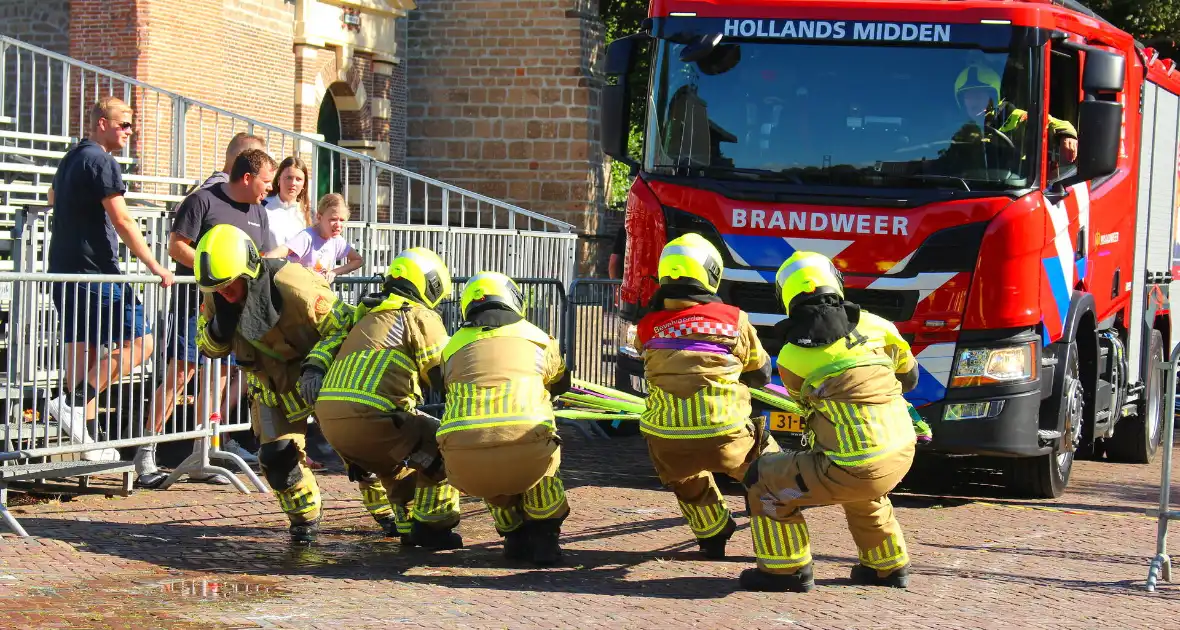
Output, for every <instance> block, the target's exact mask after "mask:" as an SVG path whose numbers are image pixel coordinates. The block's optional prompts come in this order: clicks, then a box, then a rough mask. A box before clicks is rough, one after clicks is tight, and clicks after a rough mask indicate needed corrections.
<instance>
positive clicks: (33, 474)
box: [0, 272, 618, 536]
mask: <svg viewBox="0 0 1180 630" xmlns="http://www.w3.org/2000/svg"><path fill="white" fill-rule="evenodd" d="M381 280H382V279H381V277H380V276H355V277H352V276H345V277H340V278H336V279H335V281H334V287H335V288H336V290H337V291H338V292H339V293H340V295H341V297H342V298H343V299H345V300H347V301H348V302H349V303H351V304H359V302H360V300H361V298H362V297H363V296H364V295H366V294H369V293H372V292H375V291H377V290H379V288H380V283H381ZM466 280H467V278H465V277H459V278H455V279H454V282H455V288H454V292H453V294H452V296H451V297H450V298H448V299H447V300H444V301H443V303H442V304H440V306H439V309H438V310H439V312H440V314H441V315H442V317H443V321H444V324H445V326H446V328H447V331H448V332H449V333H451V334H453V333H454V332H455V330H456V329H457V328H458V327H459V325H460V324H461V323H462V317H461V314H460V312H459V295H460V293H461V291H462V289H463V285H464V283H465V282H466ZM515 280H516V282H517V284H519V285H520V287H521V290H522V292H523V294H524V298H525V317H526V318H527V319H528V320H529V321H531V322H532V323H534V324H535V325H537V326H538V327H540V328H542V329H543V330H545V331H546V332H548V333H549V334H550V335H552V336H553V337H554V338H555V339H557V340H558V341H559V342H560V344H561V346H562V353H563V355H564V356H566V357H567V364H568V366H567V369H569V370H571V371H574V370H576V369H577V368H578V365H579V364H580V365H583V366H585V368H584V369H583V371H582V372H581V373H579V376H580V377H589V380H595V381H599V382H603V381H605V382H604V384H610V383H609V380H608V379H609V378H610V375H609V373H608V372H607V371H606V370H604V369H603V364H604V363H606V362H609V361H612V355H613V351H614V348H613V343H614V336H615V335H614V333H613V330H614V325H613V324H612V323H611V321H610V320H613V318H614V317H615V313H616V312H617V308H616V301H615V297H614V296H615V294H616V292H617V285H618V282H616V281H600V280H593V279H582V280H579V281H576V282H575V283H574V284H572V285H571V291H570V293H569V294H568V295H567V293H566V290H565V287H564V286H563V283H562V282H561V281H560V280H556V279H549V278H517V279H515ZM112 287H114V288H117V289H118V290H120V291H121V292H122V293H123V294H124V295H125V296H134V298H135V300H137V301H138V303H139V304H140V305H141V307H142V317H143V324H144V325H145V326H146V328H148V329H150V331H149V332H148V335H145V336H143V337H139V338H137V339H142V340H143V341H140V342H139V344H140V345H138V346H136V345H134V343H135V342H136V339H127V338H125V337H124V330H123V327H122V326H121V325H120V322H121V321H122V319H121V318H122V317H124V315H123V314H122V313H120V312H117V309H115V308H114V304H113V303H111V302H109V301H108V302H106V303H104V302H103V301H102V300H101V299H100V295H103V293H102V292H103V291H106V292H108V293H109V292H110V291H111V290H112ZM0 288H2V289H3V290H0V311H3V310H4V306H7V310H8V312H9V314H10V317H9V319H8V321H7V328H6V329H5V330H4V336H3V339H4V344H5V345H4V346H3V347H2V348H0V363H2V365H3V366H4V372H3V374H0V386H2V390H3V398H2V401H3V405H4V407H3V410H2V413H3V416H0V420H2V422H3V424H2V425H0V435H2V436H3V442H0V517H3V519H4V520H5V522H6V523H7V524H8V525H9V527H11V528H12V529H13V530H14V531H16V532H17V533H18V534H20V535H22V536H24V535H27V534H26V533H25V531H24V530H23V529H22V528H21V526H20V524H19V523H18V522H17V521H16V520H15V518H13V517H12V515H11V514H9V513H8V512H7V510H5V509H4V507H3V506H4V504H5V500H6V498H7V494H6V493H7V487H8V484H9V483H11V482H15V481H27V480H39V479H62V478H67V477H82V478H83V482H84V483H85V482H86V479H87V478H88V477H89V476H91V475H96V474H109V473H123V475H124V487H123V491H124V493H127V492H130V490H131V481H132V480H131V475H132V472H133V470H134V465H133V463H132V461H131V458H130V455H131V454H134V450H128V449H135V448H138V447H140V446H146V445H152V444H161V443H165V442H177V441H183V440H193V441H194V448H193V452H192V455H191V456H189V457H188V458H187V459H186V460H184V462H182V463H181V464H180V465H179V466H177V467H176V468H175V469H174V470H173V471H172V472H171V473H170V474H169V476H168V477H167V479H166V481H165V482H164V484H163V485H162V487H161V489H166V488H168V487H169V486H171V485H172V484H173V483H175V482H176V481H177V480H179V479H180V478H181V477H182V476H184V475H186V474H187V475H190V476H197V475H202V476H206V475H210V474H216V475H222V476H224V477H226V478H227V479H229V480H230V482H231V483H233V484H234V486H235V487H236V488H237V489H238V490H239V491H241V492H247V493H248V492H250V489H249V488H248V486H247V484H245V483H243V482H242V480H240V479H239V478H238V477H237V476H236V474H234V472H232V471H233V470H240V471H242V472H243V473H245V474H246V476H247V478H248V480H249V482H250V485H253V486H254V487H255V488H256V489H258V490H259V491H260V492H269V489H268V488H267V486H266V485H265V484H264V483H263V482H262V481H261V480H260V479H259V478H258V476H257V475H256V474H255V473H254V472H253V470H251V468H250V467H249V466H248V465H247V464H246V463H245V462H244V461H243V460H242V459H241V458H240V457H239V456H237V455H235V454H233V453H229V452H226V451H224V450H222V449H221V438H222V436H223V435H226V434H228V433H233V432H237V431H246V430H251V425H250V421H249V416H248V412H249V405H248V403H247V402H246V401H245V397H244V396H243V392H244V391H245V389H244V388H245V385H244V379H242V378H241V377H240V374H235V373H236V372H238V370H237V369H236V368H235V367H233V366H232V365H230V364H229V362H228V361H225V360H221V359H218V360H210V359H208V358H205V357H203V356H200V355H198V354H193V352H192V351H195V347H189V346H190V345H195V342H194V343H193V344H188V343H186V337H188V336H189V335H190V334H195V329H194V327H191V326H190V324H191V321H190V320H192V318H193V317H194V316H195V314H196V312H197V305H198V302H197V300H198V299H199V295H198V293H197V292H196V291H195V287H194V286H193V279H192V278H191V277H186V278H177V279H176V284H175V285H174V286H173V287H170V288H164V287H162V286H161V285H160V283H159V278H157V277H155V276H151V275H109V276H98V275H83V274H48V273H44V272H38V273H0ZM55 291H56V294H55ZM55 296H56V302H55ZM571 298H572V299H571ZM5 301H7V302H8V304H7V305H5V304H3V302H5ZM63 309H69V310H68V311H66V310H63ZM71 314H72V315H73V316H72V317H71V316H69V315H71ZM63 315H66V316H63ZM92 329H100V330H97V332H98V333H100V334H99V338H96V339H94V344H95V345H94V346H93V347H87V346H85V345H82V346H72V345H70V344H67V343H66V342H65V340H66V339H67V338H78V337H79V336H80V335H81V334H82V333H83V332H84V331H87V330H92ZM92 336H93V335H92ZM608 346H610V347H608ZM125 348H138V350H139V354H138V356H136V357H132V358H130V359H127V358H126V357H127V354H128V353H127V352H126V350H125ZM71 353H72V354H71ZM591 359H599V360H591ZM71 360H72V361H73V362H75V363H78V364H79V365H89V366H97V368H98V372H101V375H100V378H101V379H102V381H103V382H109V383H111V384H110V385H109V386H108V387H106V388H105V389H104V390H103V391H102V392H100V393H99V394H98V396H97V397H95V398H94V402H95V404H97V407H98V410H97V412H95V414H94V415H95V418H94V419H91V420H90V421H88V422H86V423H84V424H78V423H72V422H68V421H62V420H61V419H58V418H54V417H51V416H50V414H48V413H47V406H48V404H49V401H50V400H53V399H55V398H57V397H59V396H62V395H64V394H65V393H68V392H69V391H70V390H71V388H70V387H69V385H68V383H70V382H71V381H70V380H68V379H71V378H78V377H75V376H73V375H72V374H71V370H69V369H67V367H68V366H69V365H70V362H71ZM194 361H195V362H194ZM116 364H117V365H116ZM75 372H76V371H75ZM77 373H80V372H77ZM223 378H225V379H226V380H227V381H228V382H227V383H226V385H221V381H222V379H223ZM223 387H225V389H226V390H227V391H223V390H222V388H223ZM219 399H220V400H219ZM440 402H441V398H440V397H439V396H438V395H437V394H435V393H433V392H431V394H430V395H429V396H428V397H427V400H425V401H424V408H428V409H430V410H432V411H436V412H437V413H441V410H439V409H435V408H436V407H438V406H439V403H440ZM562 422H563V423H564V424H568V425H571V426H574V427H576V428H577V429H578V430H579V431H581V432H582V433H583V434H584V435H586V436H587V437H594V436H595V435H600V436H603V437H605V433H603V432H602V431H601V429H600V428H598V427H597V425H595V424H594V423H585V422H576V421H562ZM107 449H124V452H123V453H119V457H118V458H113V457H110V455H111V454H112V453H111V451H109V450H107ZM96 453H97V454H100V455H106V456H107V457H106V458H105V460H106V461H89V460H88V458H89V459H91V460H92V459H96V458H95V457H94V454H96ZM215 462H227V463H228V464H227V467H222V466H217V465H215Z"/></svg>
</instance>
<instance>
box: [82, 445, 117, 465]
mask: <svg viewBox="0 0 1180 630" xmlns="http://www.w3.org/2000/svg"><path fill="white" fill-rule="evenodd" d="M81 457H82V459H84V460H86V461H88V462H117V461H120V460H119V451H117V450H115V449H113V448H101V449H98V450H97V451H86V452H85V453H82V454H81Z"/></svg>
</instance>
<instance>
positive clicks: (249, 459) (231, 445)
mask: <svg viewBox="0 0 1180 630" xmlns="http://www.w3.org/2000/svg"><path fill="white" fill-rule="evenodd" d="M221 450H223V451H225V452H226V453H233V454H234V455H237V456H238V457H241V458H242V461H244V462H246V463H247V464H257V463H258V456H257V455H255V454H254V453H251V452H250V451H248V450H246V449H245V448H243V447H242V445H241V444H238V441H237V440H230V441H228V442H226V443H225V446H224V447H222V449H221Z"/></svg>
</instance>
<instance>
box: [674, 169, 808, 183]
mask: <svg viewBox="0 0 1180 630" xmlns="http://www.w3.org/2000/svg"><path fill="white" fill-rule="evenodd" d="M672 168H675V169H676V170H681V169H686V170H693V171H700V172H701V173H703V174H705V175H709V176H712V177H718V176H725V175H740V176H742V178H743V179H749V180H754V181H758V180H762V181H778V182H781V181H786V182H791V183H793V184H800V185H802V184H803V180H801V179H799V177H798V176H797V175H794V174H791V173H787V172H785V171H772V170H770V169H767V168H749V167H744V166H712V165H704V164H693V165H688V164H683V165H678V166H674V167H672Z"/></svg>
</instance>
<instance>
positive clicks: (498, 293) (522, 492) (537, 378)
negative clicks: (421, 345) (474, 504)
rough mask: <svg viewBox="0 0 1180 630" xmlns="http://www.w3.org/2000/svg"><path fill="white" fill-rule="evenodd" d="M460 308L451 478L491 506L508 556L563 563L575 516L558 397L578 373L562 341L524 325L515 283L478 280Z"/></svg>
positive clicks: (447, 436)
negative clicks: (556, 411)
mask: <svg viewBox="0 0 1180 630" xmlns="http://www.w3.org/2000/svg"><path fill="white" fill-rule="evenodd" d="M459 306H460V309H461V310H462V314H463V320H464V321H463V324H462V326H460V328H459V329H458V330H457V331H455V334H454V336H452V337H451V339H450V341H449V342H448V343H447V345H446V347H445V348H443V351H442V365H443V367H442V374H443V382H444V383H445V384H446V405H445V410H444V413H443V418H442V425H441V426H440V427H439V430H438V446H439V450H440V451H441V452H442V454H443V458H444V460H445V461H446V468H447V477H448V480H449V481H450V483H451V484H453V485H454V486H455V487H456V488H459V489H460V490H462V491H463V492H465V493H466V494H468V495H471V496H474V497H479V498H481V499H483V500H484V502H485V503H486V504H487V506H488V510H489V511H490V512H491V514H492V518H493V520H494V521H495V525H496V531H497V532H498V533H499V534H500V535H501V536H503V537H504V556H505V557H506V558H508V559H510V560H525V559H527V560H531V561H532V562H533V563H535V564H538V565H552V564H556V563H557V562H559V561H560V559H561V547H560V545H559V544H558V539H559V537H560V534H561V524H562V522H563V521H564V520H565V518H566V516H568V515H569V511H570V509H569V504H568V503H567V502H566V496H565V487H564V485H563V484H562V481H561V477H560V476H559V474H558V468H559V466H560V464H561V440H560V439H559V438H558V436H557V430H556V424H555V422H554V415H553V404H552V397H553V396H556V395H560V394H562V393H564V392H565V391H566V390H568V389H569V386H570V374H569V372H567V371H566V369H565V361H564V360H563V359H562V356H561V352H560V350H559V349H558V344H557V341H556V340H555V339H553V337H551V336H550V335H549V334H548V333H546V332H545V331H543V330H541V329H540V328H537V327H536V326H534V325H533V324H531V323H529V322H528V321H527V320H526V319H524V296H523V294H522V292H521V290H520V287H519V286H518V285H517V284H516V283H515V282H514V281H513V280H512V279H511V278H509V277H508V276H505V275H504V274H501V273H495V272H490V271H481V272H479V273H477V274H475V275H474V276H472V277H471V278H470V279H469V280H468V281H467V283H466V285H464V287H463V293H462V295H461V297H460V304H459Z"/></svg>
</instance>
